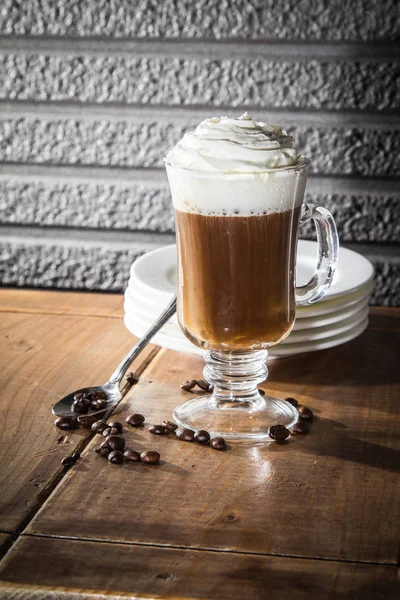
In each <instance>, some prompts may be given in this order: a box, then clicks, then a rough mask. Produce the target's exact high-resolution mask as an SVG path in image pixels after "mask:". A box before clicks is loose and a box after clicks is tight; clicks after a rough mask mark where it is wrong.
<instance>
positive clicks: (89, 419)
mask: <svg viewBox="0 0 400 600" xmlns="http://www.w3.org/2000/svg"><path fill="white" fill-rule="evenodd" d="M98 420H99V419H98V417H97V416H96V415H79V417H78V423H79V425H80V426H81V427H83V428H84V429H91V428H92V425H93V424H94V423H96V421H98Z"/></svg>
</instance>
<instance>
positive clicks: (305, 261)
mask: <svg viewBox="0 0 400 600" xmlns="http://www.w3.org/2000/svg"><path fill="white" fill-rule="evenodd" d="M316 256H317V242H312V241H308V240H299V243H298V251H297V266H296V278H297V283H298V284H299V285H303V284H304V283H306V282H307V281H308V280H309V279H310V277H311V276H312V273H313V272H314V267H315V264H316ZM373 275H374V270H373V267H372V264H371V263H370V262H369V260H367V259H366V258H364V257H363V256H361V255H360V254H358V253H357V252H353V251H352V250H348V249H347V248H341V249H340V256H339V263H338V267H337V269H336V273H335V277H334V281H333V284H332V286H331V288H330V289H329V290H328V292H327V294H326V296H325V298H324V299H323V300H321V301H320V302H327V301H328V300H332V299H334V298H335V299H336V298H339V297H340V296H343V295H345V294H349V293H351V292H353V291H357V290H358V289H359V288H361V287H362V286H364V285H366V284H367V283H369V282H370V281H371V280H372V278H373ZM130 278H131V283H130V285H132V287H133V288H135V289H137V290H142V291H143V292H144V293H145V297H146V300H147V301H150V302H151V303H155V302H157V303H160V304H161V305H166V304H167V303H168V302H169V301H170V299H171V297H172V295H173V294H174V293H175V289H176V245H175V244H172V245H170V246H164V247H162V248H157V249H156V250H152V251H151V252H148V253H147V254H144V255H143V256H141V257H140V258H138V259H137V260H136V261H135V262H134V263H133V264H132V267H131V270H130ZM319 304H320V303H319ZM306 308H308V307H306Z"/></svg>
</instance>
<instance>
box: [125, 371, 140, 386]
mask: <svg viewBox="0 0 400 600" xmlns="http://www.w3.org/2000/svg"><path fill="white" fill-rule="evenodd" d="M125 379H126V380H127V382H128V383H130V384H131V385H134V384H135V383H137V382H138V381H139V379H138V378H137V377H136V375H135V373H133V372H132V371H130V372H129V373H127V374H126V375H125Z"/></svg>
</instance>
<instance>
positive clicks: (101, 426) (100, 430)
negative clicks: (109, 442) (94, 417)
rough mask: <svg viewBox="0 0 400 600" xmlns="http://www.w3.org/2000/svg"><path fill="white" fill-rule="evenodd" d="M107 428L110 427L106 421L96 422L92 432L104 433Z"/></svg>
mask: <svg viewBox="0 0 400 600" xmlns="http://www.w3.org/2000/svg"><path fill="white" fill-rule="evenodd" d="M107 427H108V425H107V423H106V422H105V421H102V420H100V421H96V422H95V423H93V425H92V431H94V433H103V431H104V430H105V429H107Z"/></svg>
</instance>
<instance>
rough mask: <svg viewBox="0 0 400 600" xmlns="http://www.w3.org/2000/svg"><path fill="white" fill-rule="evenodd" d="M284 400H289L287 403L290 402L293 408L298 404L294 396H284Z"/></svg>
mask: <svg viewBox="0 0 400 600" xmlns="http://www.w3.org/2000/svg"><path fill="white" fill-rule="evenodd" d="M285 400H286V402H289V404H291V405H292V406H294V407H295V408H296V406H298V404H299V403H298V401H297V400H296V398H285Z"/></svg>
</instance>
